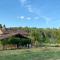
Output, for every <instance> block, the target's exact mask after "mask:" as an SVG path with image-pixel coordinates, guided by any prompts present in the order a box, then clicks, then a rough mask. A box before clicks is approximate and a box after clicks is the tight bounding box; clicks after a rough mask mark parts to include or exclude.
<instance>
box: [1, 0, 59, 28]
mask: <svg viewBox="0 0 60 60" xmlns="http://www.w3.org/2000/svg"><path fill="white" fill-rule="evenodd" d="M0 24H2V25H4V24H5V25H6V26H7V27H26V26H27V27H37V28H59V27H60V0H0Z"/></svg>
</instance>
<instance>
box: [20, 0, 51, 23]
mask: <svg viewBox="0 0 60 60" xmlns="http://www.w3.org/2000/svg"><path fill="white" fill-rule="evenodd" d="M28 2H29V1H28V0H20V3H21V4H22V5H23V7H24V8H26V9H27V10H28V11H29V12H30V13H33V14H35V15H36V16H38V17H33V18H34V19H36V20H38V19H40V18H42V19H44V20H45V21H46V23H47V24H48V23H49V22H50V21H51V18H49V17H46V16H43V15H42V14H41V9H40V8H37V7H33V6H32V5H31V4H30V3H28ZM20 18H21V19H27V20H30V19H32V18H31V17H27V18H26V17H24V16H21V17H20Z"/></svg>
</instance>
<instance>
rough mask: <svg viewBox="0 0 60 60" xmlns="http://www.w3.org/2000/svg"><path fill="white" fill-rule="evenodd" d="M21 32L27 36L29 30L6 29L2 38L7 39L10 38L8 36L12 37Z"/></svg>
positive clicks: (0, 37) (0, 36)
mask: <svg viewBox="0 0 60 60" xmlns="http://www.w3.org/2000/svg"><path fill="white" fill-rule="evenodd" d="M18 34H20V35H21V36H23V37H26V35H27V34H28V33H27V32H25V31H22V30H15V31H13V30H6V31H5V32H4V33H3V34H2V35H0V39H5V38H8V37H11V36H14V35H18Z"/></svg>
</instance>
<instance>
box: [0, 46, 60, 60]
mask: <svg viewBox="0 0 60 60" xmlns="http://www.w3.org/2000/svg"><path fill="white" fill-rule="evenodd" d="M0 60H60V47H41V48H31V49H19V50H5V51H0Z"/></svg>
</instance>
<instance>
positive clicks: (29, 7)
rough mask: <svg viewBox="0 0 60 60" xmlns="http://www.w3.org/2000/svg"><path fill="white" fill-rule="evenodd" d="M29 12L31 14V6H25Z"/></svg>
mask: <svg viewBox="0 0 60 60" xmlns="http://www.w3.org/2000/svg"><path fill="white" fill-rule="evenodd" d="M25 7H26V8H27V10H28V11H29V12H31V13H32V12H33V9H32V6H31V5H26V6H25Z"/></svg>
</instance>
